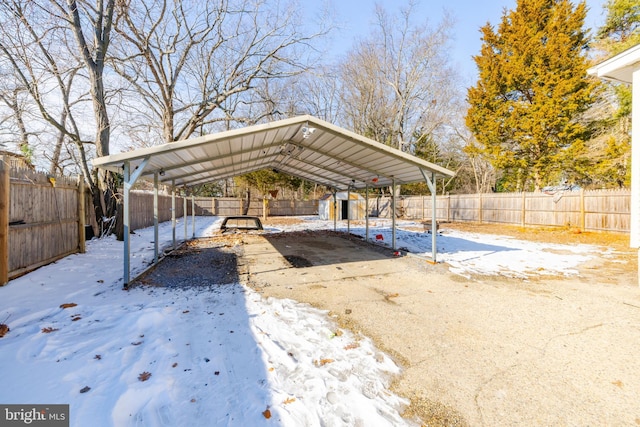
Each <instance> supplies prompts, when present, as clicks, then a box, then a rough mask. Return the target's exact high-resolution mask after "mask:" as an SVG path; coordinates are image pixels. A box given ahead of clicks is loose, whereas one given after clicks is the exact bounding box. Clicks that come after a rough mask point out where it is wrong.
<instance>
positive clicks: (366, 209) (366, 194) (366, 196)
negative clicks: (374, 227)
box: [364, 184, 369, 242]
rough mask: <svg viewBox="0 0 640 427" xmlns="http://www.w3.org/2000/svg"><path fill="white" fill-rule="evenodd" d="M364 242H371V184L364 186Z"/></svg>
mask: <svg viewBox="0 0 640 427" xmlns="http://www.w3.org/2000/svg"><path fill="white" fill-rule="evenodd" d="M364 241H365V242H368V241H369V184H365V186H364Z"/></svg>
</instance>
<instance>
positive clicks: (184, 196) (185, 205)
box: [182, 188, 189, 242]
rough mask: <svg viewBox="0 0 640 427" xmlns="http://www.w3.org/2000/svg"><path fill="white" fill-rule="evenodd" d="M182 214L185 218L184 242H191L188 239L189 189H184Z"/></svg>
mask: <svg viewBox="0 0 640 427" xmlns="http://www.w3.org/2000/svg"><path fill="white" fill-rule="evenodd" d="M182 202H183V203H182V210H183V212H182V214H183V217H184V241H185V242H186V241H187V240H189V238H188V237H187V189H186V188H185V189H184V195H183V196H182Z"/></svg>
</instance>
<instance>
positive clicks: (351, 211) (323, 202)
mask: <svg viewBox="0 0 640 427" xmlns="http://www.w3.org/2000/svg"><path fill="white" fill-rule="evenodd" d="M335 196H336V197H335V202H336V205H335V209H333V202H334V197H333V194H325V195H324V196H322V197H321V198H320V200H319V201H318V216H319V217H320V219H324V220H333V219H334V217H335V216H337V219H339V220H346V219H356V220H357V219H365V218H366V215H367V204H366V203H367V202H366V200H365V199H364V197H362V196H361V195H360V194H358V193H350V192H347V191H340V192H337V193H336V194H335ZM334 212H335V215H334Z"/></svg>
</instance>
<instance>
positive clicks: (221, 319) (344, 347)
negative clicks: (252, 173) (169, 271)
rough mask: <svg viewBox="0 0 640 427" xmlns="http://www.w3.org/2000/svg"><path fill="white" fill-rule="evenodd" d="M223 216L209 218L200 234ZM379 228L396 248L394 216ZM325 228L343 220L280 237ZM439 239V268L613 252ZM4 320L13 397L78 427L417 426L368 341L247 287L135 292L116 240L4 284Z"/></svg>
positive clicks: (147, 239) (5, 395)
mask: <svg viewBox="0 0 640 427" xmlns="http://www.w3.org/2000/svg"><path fill="white" fill-rule="evenodd" d="M189 221H190V218H189ZM219 221H220V218H217V217H198V218H196V235H197V236H207V235H210V234H212V233H213V232H215V231H216V230H217V227H218V225H219ZM339 226H340V227H339V229H340V230H345V229H346V224H345V223H341V224H339ZM370 226H371V229H370V236H371V237H373V236H375V235H378V234H382V236H383V239H384V243H385V244H390V242H391V229H390V222H389V221H384V220H377V219H376V220H372V221H371V224H370ZM399 226H400V227H410V226H416V224H413V223H410V222H399ZM321 228H324V229H333V221H319V220H317V219H315V218H311V217H308V218H305V222H304V223H302V224H299V225H295V226H288V227H283V228H278V229H276V228H272V229H269V230H268V231H283V230H284V231H293V230H302V229H321ZM191 229H192V228H191V224H190V223H189V225H188V231H189V234H190V233H191ZM182 230H183V226H182V225H179V226H178V228H177V231H178V233H177V234H178V236H179V237H181V234H182V233H181V232H182ZM350 231H351V232H352V233H355V234H361V235H364V233H365V230H364V227H354V226H353V225H352V226H351V227H350ZM170 239H171V224H170V223H163V224H161V226H160V241H161V247H168V246H169V244H170ZM152 240H153V229H152V228H148V229H144V230H138V231H136V234H134V235H132V236H131V248H132V260H131V265H132V276H135V275H136V274H137V273H139V272H141V271H143V270H144V269H145V268H146V267H147V266H148V265H149V263H150V262H151V261H152V259H153V243H152ZM437 244H438V257H439V261H444V262H447V263H448V264H449V265H450V268H451V269H452V270H453V271H454V272H456V273H459V274H463V275H464V274H469V273H480V274H508V275H516V276H522V277H527V276H532V275H540V274H567V275H570V274H575V272H576V267H577V266H578V265H579V264H580V263H582V262H585V261H586V260H588V259H589V258H590V257H591V256H594V254H595V252H596V251H598V250H600V249H599V248H596V247H593V246H587V245H572V246H563V245H550V244H549V245H548V244H540V243H532V242H524V241H518V240H516V239H513V238H508V237H501V236H490V237H488V236H486V235H484V236H482V235H473V234H469V233H462V232H453V231H451V232H446V231H444V230H443V234H442V235H440V236H438V243H437ZM397 247H398V248H406V249H408V250H409V251H411V252H412V253H416V254H422V255H425V256H428V255H430V253H431V236H430V235H428V234H426V233H418V232H412V231H409V230H403V229H402V228H401V229H400V230H398V232H397ZM0 323H4V324H7V325H8V326H9V328H10V331H9V332H8V333H7V334H6V336H4V337H3V338H0V366H1V367H2V376H1V378H2V387H0V403H2V404H11V403H17V404H18V403H19V404H55V403H63V404H70V413H71V425H72V426H87V425H91V426H183V425H184V426H186V425H190V426H260V425H270V426H272V425H280V426H296V427H297V426H337V425H349V426H371V425H375V426H385V425H388V426H401V425H412V423H411V422H410V421H408V420H404V419H402V418H401V416H400V414H401V413H402V409H403V406H405V405H406V404H407V403H408V402H406V401H405V400H404V399H402V398H400V397H398V396H396V395H394V394H393V393H391V392H390V391H389V384H390V380H391V378H392V376H393V375H395V374H397V373H398V372H399V368H398V367H397V366H396V365H395V364H394V363H393V361H392V360H391V359H390V358H389V357H388V356H386V355H385V354H383V353H381V352H380V351H378V350H377V349H376V348H375V347H374V346H373V344H372V343H371V341H370V340H368V339H367V338H364V337H357V336H354V335H353V334H351V333H350V332H349V331H344V330H340V329H338V328H337V326H336V325H335V324H334V323H333V322H332V320H331V318H330V317H329V316H328V315H327V313H325V312H323V311H320V310H316V309H314V308H312V307H310V306H308V305H305V304H300V303H297V302H295V301H291V300H277V299H272V298H270V299H264V298H263V297H261V296H260V295H259V294H257V293H256V292H254V291H252V290H251V289H248V288H246V287H243V286H242V285H240V284H231V285H224V286H216V287H212V288H192V289H161V288H144V287H134V288H133V289H131V290H130V291H128V292H125V291H123V290H122V242H118V241H116V240H115V239H114V238H113V237H110V238H105V239H101V240H98V239H94V240H92V241H90V242H87V252H86V253H85V254H76V255H72V256H69V257H67V258H65V259H62V260H60V261H58V262H56V263H54V264H51V265H48V266H45V267H42V268H40V269H38V270H36V271H34V272H32V273H29V274H27V275H25V276H23V277H20V278H18V279H15V280H12V281H11V282H9V284H8V285H7V286H5V287H2V288H0Z"/></svg>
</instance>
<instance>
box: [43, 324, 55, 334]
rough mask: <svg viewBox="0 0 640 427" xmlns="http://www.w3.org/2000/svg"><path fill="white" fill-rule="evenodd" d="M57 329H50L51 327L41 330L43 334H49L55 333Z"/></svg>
mask: <svg viewBox="0 0 640 427" xmlns="http://www.w3.org/2000/svg"><path fill="white" fill-rule="evenodd" d="M57 330H58V328H52V327H51V326H47V327H46V328H42V333H43V334H50V333H51V332H55V331H57Z"/></svg>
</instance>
